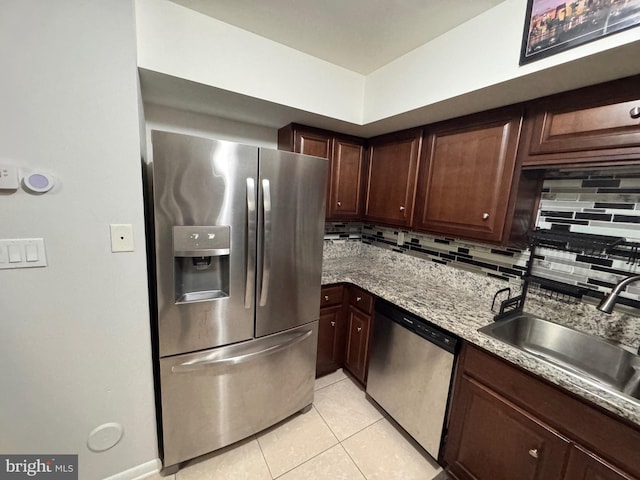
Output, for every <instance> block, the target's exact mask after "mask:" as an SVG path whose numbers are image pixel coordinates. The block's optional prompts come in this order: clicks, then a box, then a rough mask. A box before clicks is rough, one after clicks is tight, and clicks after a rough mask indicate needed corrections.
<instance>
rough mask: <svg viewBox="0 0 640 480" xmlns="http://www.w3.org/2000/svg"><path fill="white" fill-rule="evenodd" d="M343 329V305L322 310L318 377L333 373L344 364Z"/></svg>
mask: <svg viewBox="0 0 640 480" xmlns="http://www.w3.org/2000/svg"><path fill="white" fill-rule="evenodd" d="M343 329H344V325H343V315H342V305H338V306H335V307H328V308H323V309H321V310H320V322H319V325H318V357H317V362H316V377H320V376H322V375H325V374H327V373H331V372H333V371H334V370H336V369H338V368H339V367H340V365H341V364H342V357H343V353H342V352H343V351H344V340H343V337H344V335H341V330H343ZM341 340H342V342H341Z"/></svg>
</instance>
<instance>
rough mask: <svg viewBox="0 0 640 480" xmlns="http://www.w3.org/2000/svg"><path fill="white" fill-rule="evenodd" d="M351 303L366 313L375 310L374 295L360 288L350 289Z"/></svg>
mask: <svg viewBox="0 0 640 480" xmlns="http://www.w3.org/2000/svg"><path fill="white" fill-rule="evenodd" d="M349 304H350V305H353V306H354V307H356V308H357V309H359V310H361V311H363V312H364V313H369V314H370V313H372V312H373V295H371V294H370V293H367V292H365V291H364V290H361V289H359V288H354V287H351V289H350V290H349Z"/></svg>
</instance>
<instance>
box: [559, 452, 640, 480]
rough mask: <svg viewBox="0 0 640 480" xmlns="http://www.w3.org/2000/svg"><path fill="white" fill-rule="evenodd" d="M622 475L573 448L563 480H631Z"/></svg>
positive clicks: (627, 475) (599, 460) (629, 475)
mask: <svg viewBox="0 0 640 480" xmlns="http://www.w3.org/2000/svg"><path fill="white" fill-rule="evenodd" d="M633 478H634V477H632V476H631V474H628V473H624V472H622V471H620V470H618V469H616V468H615V467H612V466H611V465H609V464H607V463H605V462H604V461H603V460H601V459H599V458H597V457H595V456H593V455H592V454H590V453H587V452H585V451H584V450H582V449H580V448H577V447H573V448H572V449H571V454H570V456H569V464H568V466H567V472H566V474H565V476H564V480H633Z"/></svg>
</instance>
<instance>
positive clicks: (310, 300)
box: [147, 131, 328, 469]
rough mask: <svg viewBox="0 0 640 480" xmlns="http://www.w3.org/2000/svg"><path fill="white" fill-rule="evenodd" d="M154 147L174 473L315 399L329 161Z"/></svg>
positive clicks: (166, 413) (167, 463)
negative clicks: (176, 468) (181, 467)
mask: <svg viewBox="0 0 640 480" xmlns="http://www.w3.org/2000/svg"><path fill="white" fill-rule="evenodd" d="M151 138H152V151H153V156H152V162H151V182H150V183H151V190H152V191H151V193H150V195H149V198H150V199H151V200H152V201H151V202H150V204H149V205H148V206H149V209H148V212H147V215H148V218H149V220H150V222H151V226H150V229H149V230H150V233H152V234H153V239H152V241H151V242H150V243H149V246H150V249H151V250H152V255H153V261H152V262H151V264H152V266H153V267H154V268H155V272H152V274H151V277H150V278H151V279H152V281H151V290H152V292H153V290H155V292H154V294H155V295H152V296H154V297H155V298H152V305H153V307H152V318H153V319H154V320H153V321H154V325H155V328H154V337H155V342H156V345H155V351H156V357H157V362H156V377H157V380H158V381H157V383H156V385H157V387H158V390H159V392H158V395H157V399H158V410H159V412H158V416H159V434H160V438H161V442H160V443H161V450H162V455H163V464H164V467H165V469H168V468H171V469H174V468H175V466H176V465H178V464H179V463H180V462H183V461H185V460H187V459H190V458H194V457H197V456H199V455H202V454H205V453H208V452H211V451H213V450H216V449H218V448H221V447H224V446H226V445H229V444H231V443H233V442H236V441H238V440H241V439H243V438H246V437H248V436H250V435H252V434H254V433H256V432H259V431H261V430H263V429H265V428H267V427H269V426H271V425H273V424H275V423H277V422H279V421H280V420H283V419H285V418H287V417H288V416H290V415H292V414H293V413H295V412H297V411H299V410H302V409H304V408H305V407H307V406H309V405H310V404H311V402H312V400H313V382H314V375H315V360H316V344H317V329H318V314H319V303H320V277H321V270H322V244H323V233H324V213H325V212H324V209H325V185H326V176H327V169H328V165H327V160H325V159H321V158H317V157H310V156H306V155H298V154H294V153H290V152H282V151H277V150H268V149H262V148H257V147H252V146H247V145H239V144H235V143H231V142H225V141H216V140H210V139H206V138H199V137H193V136H188V135H182V134H177V133H169V132H161V131H153V132H152V134H151Z"/></svg>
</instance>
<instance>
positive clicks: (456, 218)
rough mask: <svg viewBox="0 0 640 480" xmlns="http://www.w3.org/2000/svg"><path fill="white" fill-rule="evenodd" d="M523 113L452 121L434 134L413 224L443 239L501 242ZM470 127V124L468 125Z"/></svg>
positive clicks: (426, 147) (428, 146)
mask: <svg viewBox="0 0 640 480" xmlns="http://www.w3.org/2000/svg"><path fill="white" fill-rule="evenodd" d="M521 120H522V115H521V110H520V109H509V110H507V111H505V112H500V113H499V114H497V115H493V114H492V115H488V116H484V115H483V116H481V117H475V118H474V120H473V121H471V122H465V121H462V122H461V121H457V122H456V123H455V124H453V123H451V122H448V123H446V124H444V125H442V126H440V127H435V128H434V129H432V130H431V131H430V133H429V134H428V136H427V140H426V142H425V145H424V146H423V149H424V156H423V160H422V164H421V165H422V167H421V171H420V177H419V180H418V194H417V199H416V214H415V218H414V222H413V226H414V228H415V229H416V230H423V231H427V232H432V233H439V234H443V235H451V236H456V237H466V238H471V239H474V240H481V241H490V242H501V241H503V237H504V235H505V231H506V228H507V227H508V225H507V215H508V214H509V213H511V214H513V213H512V212H510V209H509V203H510V202H509V200H510V193H511V190H512V184H513V181H514V172H515V167H516V153H517V148H518V137H519V134H520V124H521ZM465 123H466V124H465Z"/></svg>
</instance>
